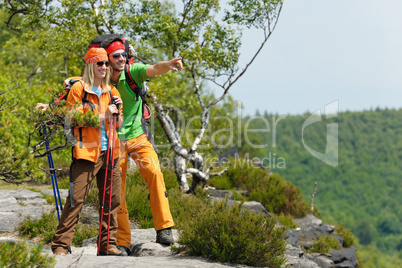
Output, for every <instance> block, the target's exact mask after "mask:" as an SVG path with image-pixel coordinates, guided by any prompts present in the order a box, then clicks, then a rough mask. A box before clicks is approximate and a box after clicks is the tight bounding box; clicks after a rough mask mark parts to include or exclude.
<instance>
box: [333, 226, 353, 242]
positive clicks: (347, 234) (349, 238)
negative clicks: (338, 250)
mask: <svg viewBox="0 0 402 268" xmlns="http://www.w3.org/2000/svg"><path fill="white" fill-rule="evenodd" d="M335 232H336V233H337V234H339V235H340V236H342V237H343V245H342V246H343V247H345V248H348V247H351V246H353V244H354V242H355V237H354V235H353V234H352V231H351V230H350V229H347V228H345V223H343V222H342V224H341V225H336V226H335Z"/></svg>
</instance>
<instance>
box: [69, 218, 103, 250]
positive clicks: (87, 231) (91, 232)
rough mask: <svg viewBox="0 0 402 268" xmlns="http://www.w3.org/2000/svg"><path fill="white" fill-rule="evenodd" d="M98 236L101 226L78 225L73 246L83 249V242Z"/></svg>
mask: <svg viewBox="0 0 402 268" xmlns="http://www.w3.org/2000/svg"><path fill="white" fill-rule="evenodd" d="M98 235H99V226H93V225H89V224H82V223H78V224H77V227H76V229H75V234H74V239H73V245H74V246H76V247H81V245H82V242H83V241H84V240H85V239H88V238H91V237H95V236H98Z"/></svg>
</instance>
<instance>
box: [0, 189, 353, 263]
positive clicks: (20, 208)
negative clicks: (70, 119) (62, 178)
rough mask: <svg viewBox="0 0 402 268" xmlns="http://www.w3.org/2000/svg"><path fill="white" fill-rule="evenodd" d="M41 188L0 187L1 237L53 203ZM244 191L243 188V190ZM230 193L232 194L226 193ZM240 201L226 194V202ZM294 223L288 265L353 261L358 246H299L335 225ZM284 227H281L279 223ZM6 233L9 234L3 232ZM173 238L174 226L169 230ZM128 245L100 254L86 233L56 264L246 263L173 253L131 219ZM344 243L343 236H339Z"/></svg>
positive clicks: (93, 215)
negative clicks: (126, 251) (124, 251)
mask: <svg viewBox="0 0 402 268" xmlns="http://www.w3.org/2000/svg"><path fill="white" fill-rule="evenodd" d="M43 194H47V195H53V192H52V190H44V191H42V193H37V192H33V191H29V190H13V191H0V222H1V224H0V233H6V234H3V235H2V236H1V237H0V243H1V242H4V241H17V240H18V236H17V234H14V235H10V234H9V233H11V232H13V231H14V228H15V227H16V226H17V225H18V222H20V221H21V220H23V219H24V218H26V217H27V216H30V217H31V218H34V219H37V218H40V217H41V215H42V213H43V212H46V211H50V210H51V209H53V208H54V206H51V205H48V204H47V203H46V201H45V200H44V199H43ZM60 194H61V196H62V198H64V199H65V198H66V197H67V195H68V191H67V190H61V191H60ZM227 194H228V191H226V192H225V191H219V190H216V191H214V192H213V193H212V192H211V196H212V195H214V196H215V197H214V200H216V201H217V200H222V199H223V198H226V197H227ZM242 194H243V193H242ZM228 197H229V198H233V195H231V196H230V195H229V196H228ZM237 202H238V201H234V200H232V199H229V201H228V205H233V204H235V203H237ZM243 206H244V208H245V209H250V210H251V211H254V212H256V213H260V212H261V213H263V214H264V215H266V216H272V214H271V213H269V212H268V211H267V210H266V209H265V207H264V206H263V205H262V204H260V203H258V202H255V201H250V202H245V203H244V205H243ZM81 221H83V222H84V223H88V224H91V223H97V222H98V212H97V210H96V209H94V208H92V207H89V206H85V208H84V209H83V213H82V217H81ZM295 223H296V224H297V225H298V226H299V227H298V228H297V229H291V230H288V231H287V232H286V233H285V239H286V242H287V249H286V253H285V255H284V257H285V258H286V259H287V261H286V264H285V265H288V267H296V268H317V267H356V265H357V258H356V250H357V249H356V248H355V247H351V248H346V249H342V250H332V251H331V252H330V253H329V254H306V253H304V251H303V250H301V247H302V246H303V247H310V246H311V245H312V243H313V240H314V238H316V237H317V236H318V234H321V235H325V234H326V235H333V236H335V235H334V234H333V232H334V230H335V227H333V226H331V225H328V224H325V223H323V222H322V221H321V220H320V219H317V218H316V217H314V216H312V215H308V216H306V217H304V218H302V219H296V220H295ZM281 228H283V227H281ZM7 233H8V234H7ZM173 234H174V236H176V238H177V231H176V230H173ZM131 236H132V237H131V238H132V244H131V251H132V254H131V256H130V257H113V256H106V257H103V256H102V257H98V256H96V245H97V241H96V238H95V237H94V238H92V239H87V240H85V241H84V242H83V245H82V247H78V248H75V247H72V254H69V255H66V256H56V261H57V262H56V267H86V268H89V267H247V266H244V265H236V264H226V263H219V262H212V261H210V260H207V259H204V258H200V257H188V256H187V257H186V256H178V255H175V254H173V253H172V251H171V250H170V247H168V246H164V245H161V244H157V243H156V242H155V240H156V232H155V230H154V229H137V228H136V227H135V226H134V225H133V226H132V230H131ZM337 239H339V241H340V242H341V243H342V238H341V237H337ZM44 253H48V254H51V251H50V248H49V247H45V250H44Z"/></svg>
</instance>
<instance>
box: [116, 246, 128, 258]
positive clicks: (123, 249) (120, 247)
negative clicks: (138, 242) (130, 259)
mask: <svg viewBox="0 0 402 268" xmlns="http://www.w3.org/2000/svg"><path fill="white" fill-rule="evenodd" d="M117 248H118V249H119V250H120V251H125V252H126V253H127V255H128V256H130V255H131V250H130V249H129V248H128V247H125V246H117Z"/></svg>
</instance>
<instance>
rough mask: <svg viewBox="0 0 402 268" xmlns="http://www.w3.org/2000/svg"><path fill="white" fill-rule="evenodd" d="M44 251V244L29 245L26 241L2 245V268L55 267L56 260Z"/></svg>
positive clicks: (0, 265) (0, 262)
mask: <svg viewBox="0 0 402 268" xmlns="http://www.w3.org/2000/svg"><path fill="white" fill-rule="evenodd" d="M42 250H43V244H39V245H28V244H27V243H26V241H19V242H17V243H15V242H3V243H0V267H13V268H14V267H15V268H25V267H54V265H55V263H56V262H55V258H54V257H53V256H52V257H50V256H48V255H47V254H46V255H45V254H42Z"/></svg>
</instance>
